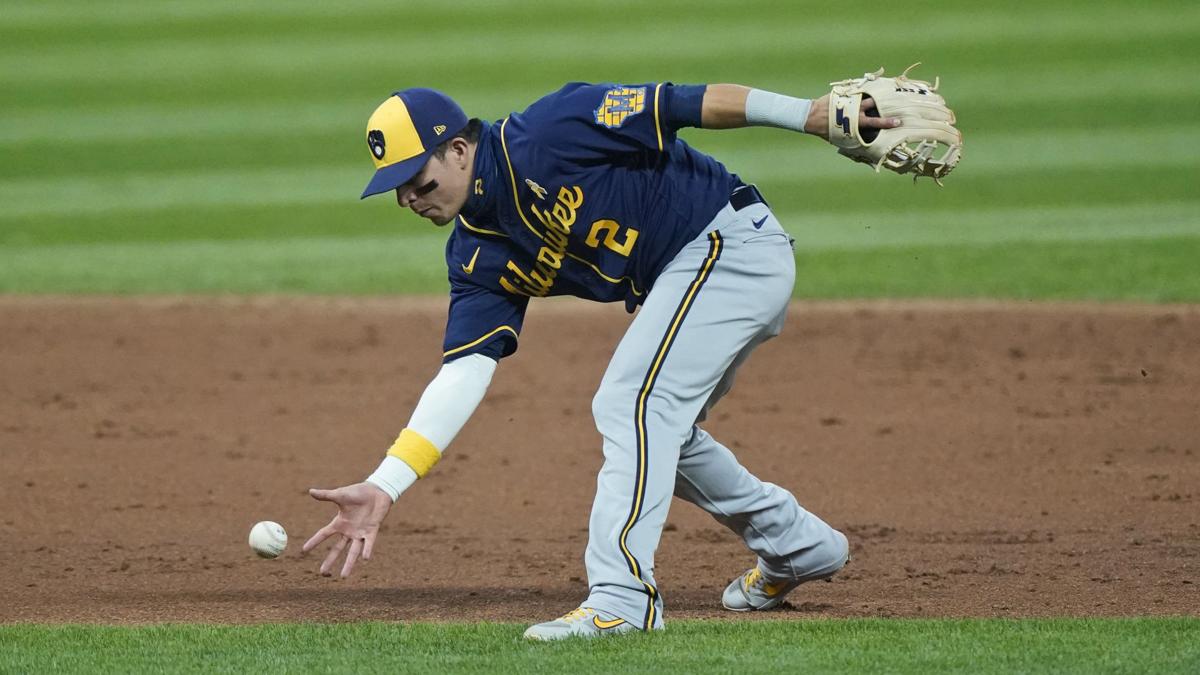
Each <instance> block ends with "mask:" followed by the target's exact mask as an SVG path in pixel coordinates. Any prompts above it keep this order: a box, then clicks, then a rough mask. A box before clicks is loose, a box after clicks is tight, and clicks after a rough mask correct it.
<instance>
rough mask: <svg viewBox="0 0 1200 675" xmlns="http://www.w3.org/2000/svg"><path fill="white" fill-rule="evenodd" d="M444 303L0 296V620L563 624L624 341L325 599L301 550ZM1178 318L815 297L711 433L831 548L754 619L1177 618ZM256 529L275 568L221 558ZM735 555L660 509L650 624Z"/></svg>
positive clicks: (1184, 452)
mask: <svg viewBox="0 0 1200 675" xmlns="http://www.w3.org/2000/svg"><path fill="white" fill-rule="evenodd" d="M443 321H444V309H443V306H442V302H441V301H440V300H439V301H426V300H392V299H363V300H347V299H251V300H241V299H56V298H20V297H8V298H2V297H0V327H2V335H3V338H2V344H0V541H2V542H3V546H0V575H2V577H0V578H2V579H3V586H2V588H3V591H2V598H0V622H16V621H38V622H61V621H83V622H102V623H130V622H135V623H141V622H157V621H215V622H254V621H296V620H300V621H304V620H362V619H379V620H439V621H440V620H455V621H470V620H480V619H488V620H511V621H533V620H544V619H546V618H547V617H552V616H556V615H558V614H560V613H562V612H565V611H566V610H569V609H571V608H573V607H574V606H575V605H576V603H578V601H579V600H581V599H582V598H583V597H585V594H586V583H585V579H584V572H583V562H582V558H583V550H584V545H585V543H586V541H587V532H586V526H587V512H588V509H589V507H590V504H591V500H592V497H593V495H594V492H595V473H596V471H597V469H598V468H599V465H600V462H601V456H600V450H599V445H598V438H597V434H596V432H595V430H594V427H593V426H592V423H591V418H590V403H591V395H592V391H593V389H594V388H595V386H596V384H597V383H598V381H599V378H600V374H601V372H602V371H603V368H604V366H605V363H606V361H607V358H608V355H609V353H610V352H611V350H612V348H613V346H614V345H615V344H616V341H617V340H618V338H619V337H620V334H621V332H622V330H623V329H624V326H625V325H626V323H627V319H626V318H625V315H624V312H623V311H622V310H621V309H620V308H619V307H615V306H608V307H597V306H593V305H588V304H586V303H581V302H573V301H567V302H557V301H549V302H540V303H534V306H533V308H532V309H531V311H530V316H529V319H528V322H527V325H526V330H525V334H524V336H523V339H522V346H521V350H520V351H519V352H518V353H517V355H516V356H514V357H512V358H511V359H508V360H506V361H505V363H504V364H502V366H501V368H500V370H499V371H498V373H497V377H496V380H495V381H494V383H493V386H492V390H491V392H490V393H489V396H488V398H487V399H486V400H485V401H484V403H483V405H482V407H481V408H480V410H479V412H478V413H477V415H476V417H475V418H474V419H473V420H472V421H471V423H470V424H469V425H468V426H467V428H466V430H465V431H464V432H463V433H462V435H461V436H460V438H459V440H458V441H457V442H456V443H455V447H453V448H452V449H451V450H450V452H449V453H448V454H447V457H446V459H445V460H444V461H443V462H442V463H441V464H440V465H439V466H438V467H437V469H435V470H434V472H433V473H432V474H431V475H430V476H429V477H428V478H426V479H425V480H423V481H422V482H421V483H418V485H417V486H416V487H414V488H413V490H412V491H411V492H410V493H409V494H407V495H405V496H404V497H403V498H402V499H401V501H400V502H399V503H398V504H397V507H396V508H395V509H394V510H393V513H392V515H391V517H390V518H389V521H388V523H387V525H386V526H385V533H384V534H383V536H382V538H381V540H380V545H379V547H378V549H377V554H376V558H375V560H373V561H372V562H371V563H370V564H368V565H366V566H365V567H364V568H363V572H362V573H361V574H359V575H357V576H356V577H355V578H353V579H351V580H349V581H335V580H332V579H326V578H322V577H320V576H319V575H318V574H317V573H316V568H317V565H318V564H319V558H315V557H309V558H302V557H301V556H300V555H299V554H298V550H299V544H300V543H302V541H303V539H304V538H305V537H306V536H307V535H308V534H310V533H311V532H312V531H314V530H315V529H316V528H317V527H319V526H320V525H322V524H324V523H325V522H327V520H328V518H329V517H330V516H331V515H332V513H331V511H330V510H329V509H328V508H327V507H326V505H323V504H318V503H316V502H312V501H311V500H310V499H309V498H308V497H307V496H306V495H305V492H304V490H305V488H307V487H309V486H335V485H339V484H342V483H345V482H349V481H354V480H358V479H361V478H362V477H363V476H364V475H365V474H366V473H367V472H369V471H370V470H371V469H372V468H373V467H374V466H375V464H376V463H377V461H378V459H379V457H380V455H381V453H382V451H383V449H384V448H386V447H387V446H388V444H389V443H390V442H391V440H392V438H393V437H394V435H395V433H396V432H397V431H398V430H399V429H400V428H401V427H402V426H403V424H404V422H405V421H406V420H407V416H408V413H409V411H410V410H411V408H412V406H413V405H414V404H415V402H416V399H417V397H418V396H419V395H420V393H421V389H422V388H423V386H424V384H425V382H427V380H428V378H429V377H430V376H432V374H433V373H434V372H435V370H436V369H437V367H438V363H439V360H440V359H439V354H440V340H441V329H442V324H443ZM1198 426H1200V306H1193V307H1178V306H1175V307H1165V306H1156V307H1136V306H1123V307H1117V306H1094V305H1092V306H1089V305H1079V306H1063V305H1040V304H1028V305H1025V304H946V303H937V304H935V303H883V302H881V303H858V304H840V303H818V304H797V305H795V306H794V308H793V311H792V314H791V317H790V320H789V326H788V328H787V330H785V332H784V335H783V336H782V337H780V338H779V339H777V340H775V341H773V342H771V343H769V344H767V345H765V346H764V347H763V348H762V349H761V350H760V351H759V352H758V353H757V354H756V355H755V357H754V358H752V359H751V360H750V362H749V363H748V364H747V366H746V368H745V369H744V370H743V371H742V374H741V376H740V378H739V384H738V386H737V387H736V388H735V390H734V392H733V393H732V394H731V395H730V396H729V397H728V398H727V399H726V400H725V401H723V402H722V404H721V405H720V406H719V407H718V408H717V409H716V411H715V415H714V418H713V419H712V420H711V421H710V423H709V424H708V425H707V428H708V429H709V430H710V431H712V432H713V433H714V435H716V436H717V437H718V438H721V439H723V440H724V441H725V443H726V444H728V445H730V447H732V448H734V450H735V451H736V452H738V454H739V457H740V458H741V459H742V461H743V463H745V464H746V465H747V466H748V467H749V468H750V469H751V470H752V471H754V472H755V473H757V474H758V475H759V476H761V477H763V478H764V479H766V480H770V481H773V482H776V483H779V484H781V485H784V486H786V487H788V488H789V489H791V490H792V491H794V492H795V493H796V494H797V495H798V496H799V497H800V500H801V502H802V503H803V504H805V506H807V507H808V508H810V509H812V510H814V511H816V512H817V513H819V514H821V515H822V516H823V517H825V518H826V519H827V520H828V521H829V522H830V523H831V524H833V525H834V526H836V527H839V528H841V529H843V530H844V531H845V532H847V534H848V535H849V537H850V540H851V544H852V547H853V551H854V562H853V563H852V564H851V566H849V567H847V568H846V570H844V572H843V573H842V574H840V575H839V576H838V577H836V578H835V579H834V580H833V581H832V582H831V583H816V584H811V585H809V586H806V587H803V588H802V589H800V590H799V591H798V592H796V593H795V594H794V595H793V603H792V605H791V606H789V607H787V608H785V609H784V610H783V611H782V612H777V613H772V614H770V615H768V616H770V617H772V618H789V617H790V618H805V617H847V616H1059V615H1073V616H1090V615H1106V616H1111V615H1165V614H1190V615H1196V614H1197V613H1198V612H1200V440H1197V439H1198V435H1197V429H1198ZM261 519H272V520H278V521H280V522H281V523H283V524H284V525H285V526H286V527H287V529H288V531H289V532H290V533H291V535H292V545H291V547H290V548H289V551H288V552H287V554H285V556H284V557H283V558H281V559H279V560H275V561H264V560H259V559H257V558H255V557H254V556H253V554H252V553H251V552H250V550H249V549H248V548H247V546H246V541H245V537H246V533H247V532H248V530H249V528H250V525H251V524H252V523H254V522H255V521H256V520H261ZM751 562H752V558H751V556H750V555H748V553H747V552H746V551H745V550H744V548H743V547H742V545H741V544H740V542H738V541H737V540H735V538H734V537H733V535H731V534H730V533H728V532H727V531H725V530H724V529H722V528H720V527H719V526H718V525H716V524H715V523H714V522H712V521H711V520H709V519H708V517H707V516H705V515H704V514H703V513H701V512H700V511H699V510H698V509H695V508H693V507H691V506H690V505H687V504H683V503H681V502H676V503H675V504H674V505H673V508H672V512H671V516H670V521H669V524H668V525H667V530H666V532H664V535H663V542H662V545H661V547H660V549H659V555H658V560H657V570H656V572H657V575H658V578H659V582H660V586H661V590H662V592H663V596H664V598H665V600H666V608H667V609H666V616H667V618H668V620H669V619H671V618H679V617H719V616H726V617H728V616H729V614H728V613H725V612H722V611H721V610H720V608H719V596H720V591H721V589H722V588H723V587H724V585H725V583H726V582H727V581H728V580H729V579H730V578H732V577H733V576H735V575H736V574H738V573H740V572H741V571H742V570H743V569H745V568H746V567H747V566H748V565H749V564H751Z"/></svg>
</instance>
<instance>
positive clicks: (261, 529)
mask: <svg viewBox="0 0 1200 675" xmlns="http://www.w3.org/2000/svg"><path fill="white" fill-rule="evenodd" d="M250 548H252V549H254V552H255V553H257V554H258V555H260V556H262V557H264V558H277V557H279V554H280V553H283V549H285V548H287V532H286V531H284V529H283V526H282V525H280V524H279V523H274V522H271V521H269V520H264V521H261V522H258V523H255V524H254V527H252V528H250Z"/></svg>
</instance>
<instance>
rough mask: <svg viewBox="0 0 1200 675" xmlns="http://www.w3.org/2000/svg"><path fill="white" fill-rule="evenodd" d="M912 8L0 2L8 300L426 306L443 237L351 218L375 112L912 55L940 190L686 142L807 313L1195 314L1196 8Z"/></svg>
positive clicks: (1071, 3) (506, 104) (695, 138)
mask: <svg viewBox="0 0 1200 675" xmlns="http://www.w3.org/2000/svg"><path fill="white" fill-rule="evenodd" d="M905 11H906V19H905V22H904V26H905V27H904V28H903V29H900V28H897V27H896V25H895V24H894V23H892V22H887V21H879V20H877V18H876V17H873V16H871V15H870V14H869V13H867V14H862V13H860V14H850V15H847V14H846V13H845V12H843V11H841V10H840V9H839V7H838V6H836V5H827V6H825V7H824V8H819V7H816V6H812V5H811V4H807V5H806V4H804V3H778V2H770V1H769V0H753V1H751V2H748V3H727V2H722V1H720V0H687V1H685V0H671V1H665V2H657V3H649V4H647V3H643V2H637V1H635V0H614V1H613V2H606V3H598V4H596V3H593V4H586V3H584V4H579V3H575V2H568V0H552V1H550V2H542V3H538V5H537V9H536V10H531V9H530V8H529V7H519V6H517V5H513V4H511V3H494V2H483V1H482V0H480V1H478V2H461V3H452V4H450V5H446V4H445V3H443V4H434V5H421V4H419V3H418V4H417V5H412V3H395V2H391V1H389V0H347V1H346V2H343V3H338V4H337V6H336V9H332V6H331V8H323V7H321V6H318V5H305V4H297V3H290V2H286V1H285V0H265V1H264V2H256V3H240V2H234V0H179V1H177V2H171V3H145V2H139V1H137V0H117V1H116V2H110V3H104V5H103V7H101V6H100V5H96V4H95V3H91V2H86V1H85V0H63V1H61V2H55V3H45V2H41V1H40V0H12V1H10V2H6V3H4V6H3V9H0V153H3V156H4V158H5V161H4V162H3V163H0V164H2V165H0V292H14V293H111V292H116V293H143V292H184V293H187V292H201V293H207V292H222V293H226V292H232V293H241V292H290V293H395V292H399V293H410V292H420V293H427V292H428V293H438V292H441V291H443V290H444V288H445V281H444V279H445V269H444V262H443V260H442V258H441V254H440V249H441V247H440V244H439V243H438V242H439V241H440V239H441V238H442V237H444V236H445V235H444V232H439V231H436V230H433V229H432V228H430V227H429V226H428V225H427V224H426V223H425V222H424V221H421V220H419V219H417V218H416V217H415V216H412V215H411V214H406V213H402V212H400V211H398V210H397V209H396V207H395V205H394V204H393V203H390V202H389V200H388V199H387V198H386V197H381V198H376V199H374V200H368V201H366V202H359V201H358V199H357V196H358V194H359V191H360V190H361V188H362V185H363V184H365V182H366V180H367V179H368V177H369V175H370V173H371V167H370V163H369V162H368V160H367V153H366V149H365V147H363V146H364V144H363V142H362V136H363V125H364V124H365V120H366V117H367V116H368V115H369V113H370V111H371V110H372V109H373V108H374V106H375V105H376V104H377V103H378V102H379V101H380V100H381V99H382V98H384V97H385V96H386V95H387V94H388V93H389V92H390V91H392V90H393V89H396V88H400V87H405V86H416V85H428V86H436V87H438V88H441V89H443V90H445V91H447V92H449V93H451V94H452V95H453V96H455V97H456V98H457V99H458V100H459V101H460V102H461V103H462V104H463V105H464V107H466V109H467V110H468V111H469V112H471V113H473V114H477V115H479V116H481V117H484V118H488V119H496V118H499V117H502V116H503V115H505V114H506V113H508V112H509V111H511V110H515V109H520V108H523V107H524V106H525V105H526V104H527V103H529V102H530V101H531V100H532V99H533V98H535V97H537V96H539V95H541V94H543V93H545V92H548V91H551V90H553V89H556V88H557V87H558V86H560V85H561V84H562V83H563V82H564V81H568V80H577V79H583V80H593V81H601V80H614V81H627V82H634V81H653V80H659V79H670V80H672V81H676V82H722V81H732V82H741V83H745V84H750V85H753V86H759V87H763V88H769V89H774V90H777V91H783V92H787V93H791V94H795V95H802V96H817V95H820V94H821V93H823V91H824V90H825V89H826V83H827V82H828V81H829V80H831V79H839V78H842V77H847V76H851V75H854V74H857V73H861V72H863V71H865V70H869V69H874V68H875V67H877V66H878V65H881V64H882V65H886V66H888V68H889V69H891V70H899V69H901V68H903V67H904V66H906V65H908V64H909V63H912V62H914V61H918V60H922V61H924V62H925V63H926V65H925V66H923V67H922V68H920V69H918V70H917V71H916V72H917V74H918V75H927V76H932V75H934V74H939V75H941V76H942V82H943V85H942V91H943V92H944V93H945V94H946V96H947V97H948V98H949V99H950V101H951V102H952V103H953V105H954V106H955V108H956V110H957V112H958V114H959V125H960V127H961V128H962V129H963V131H964V134H965V136H966V147H965V158H964V160H963V163H962V165H961V166H960V168H959V169H958V171H956V172H955V173H954V174H953V175H951V176H950V178H949V180H948V181H947V186H946V188H944V189H937V188H935V187H934V186H933V185H932V184H929V183H923V184H920V185H917V186H915V187H914V186H913V185H912V184H911V183H910V181H908V180H907V179H904V178H901V177H898V176H895V175H891V174H885V175H879V176H876V175H873V174H871V173H870V172H869V170H867V169H866V168H865V167H862V166H861V165H855V164H852V163H850V162H848V161H846V160H844V159H842V158H840V157H838V156H836V154H835V153H834V152H833V151H832V150H831V149H830V148H828V147H826V146H824V145H823V144H821V143H820V142H819V141H817V140H815V139H811V138H802V137H799V136H797V135H794V134H789V133H787V132H782V131H778V130H773V129H753V130H738V131H727V132H712V131H707V132H706V131H702V130H687V131H685V133H684V137H685V138H686V139H687V140H688V141H689V142H692V143H693V144H695V145H697V146H698V147H700V148H702V149H705V150H707V151H710V152H712V153H714V154H715V155H717V156H718V157H719V158H721V159H722V160H723V161H725V162H726V164H727V165H728V166H729V167H730V168H731V169H733V170H735V171H737V172H738V173H739V174H741V175H742V176H743V177H744V178H746V179H747V180H751V181H754V182H757V183H758V184H759V185H760V186H761V187H762V188H763V190H764V192H765V193H766V194H767V196H768V199H770V201H771V203H772V205H773V206H774V207H775V209H776V211H777V213H778V214H779V215H780V217H781V219H782V220H783V222H784V223H785V226H786V227H787V228H788V229H789V230H790V231H791V232H792V234H793V235H794V236H795V237H796V238H797V240H798V250H799V251H800V252H799V254H798V262H799V263H800V264H801V266H802V268H803V269H804V274H802V276H801V278H800V280H799V282H798V284H797V294H798V295H802V296H811V297H878V296H929V297H954V296H981V295H991V296H997V297H1014V298H1095V299H1147V300H1183V301H1195V300H1200V290H1198V285H1197V282H1196V276H1197V275H1196V274H1195V273H1194V271H1193V270H1191V269H1189V267H1188V265H1186V263H1185V258H1186V257H1187V256H1193V259H1194V254H1195V251H1196V250H1197V247H1198V246H1200V193H1198V191H1197V190H1196V186H1197V185H1200V156H1197V154H1196V153H1195V152H1194V148H1195V147H1197V146H1198V145H1200V116H1198V115H1197V114H1196V112H1195V111H1196V110H1197V109H1198V108H1200V92H1198V91H1197V90H1196V89H1195V88H1194V87H1192V88H1188V87H1185V86H1181V85H1180V83H1181V82H1187V81H1190V80H1189V78H1191V77H1192V73H1193V70H1194V64H1195V62H1196V61H1197V58H1200V43H1197V41H1196V40H1195V36H1196V35H1198V34H1200V5H1197V4H1196V3H1194V2H1187V1H1183V0H1159V1H1155V2H1146V3H1136V4H1134V3H1128V2H1125V1H1124V0H1100V1H1098V2H1091V1H1085V0H1065V1H1064V2H1057V3H1044V2H1038V1H1035V0H1020V1H1018V2H1015V3H1008V4H1006V5H1005V7H1003V8H1000V7H995V8H992V7H985V6H981V5H979V4H978V3H975V2H966V1H964V0H957V1H949V2H946V1H938V0H920V1H917V2H913V3H910V4H908V5H906V10H905ZM901 34H903V35H905V36H909V37H907V38H906V39H897V36H898V35H901ZM922 36H924V37H922ZM914 45H918V46H915V47H914ZM1168 102H1169V103H1168ZM1147 256H1150V257H1151V258H1147ZM1160 257H1161V259H1160ZM917 262H920V264H915V263H917ZM1006 270H1010V271H1011V272H1006Z"/></svg>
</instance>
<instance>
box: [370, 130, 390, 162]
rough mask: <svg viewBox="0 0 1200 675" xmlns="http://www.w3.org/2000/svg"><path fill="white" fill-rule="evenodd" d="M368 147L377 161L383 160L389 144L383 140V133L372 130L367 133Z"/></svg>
mask: <svg viewBox="0 0 1200 675" xmlns="http://www.w3.org/2000/svg"><path fill="white" fill-rule="evenodd" d="M367 145H368V146H370V148H371V154H372V155H374V157H375V159H383V154H384V153H385V152H387V142H385V141H384V140H383V132H382V131H380V130H378V129H372V130H370V131H368V132H367Z"/></svg>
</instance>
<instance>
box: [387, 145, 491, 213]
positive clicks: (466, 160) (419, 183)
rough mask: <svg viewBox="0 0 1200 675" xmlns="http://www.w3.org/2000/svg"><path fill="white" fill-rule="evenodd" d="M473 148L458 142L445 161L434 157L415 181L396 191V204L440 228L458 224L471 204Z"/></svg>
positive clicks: (413, 179) (448, 151)
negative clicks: (455, 222)
mask: <svg viewBox="0 0 1200 675" xmlns="http://www.w3.org/2000/svg"><path fill="white" fill-rule="evenodd" d="M472 150H473V148H472V147H471V146H469V145H468V144H467V143H466V141H462V140H461V139H457V140H455V141H453V142H452V143H451V144H450V147H449V148H448V149H447V151H446V155H445V156H444V157H440V158H439V157H437V156H433V157H430V158H429V161H428V162H426V163H425V168H423V169H421V170H420V171H419V172H418V173H417V175H415V176H413V178H412V180H410V181H408V182H407V183H405V184H403V185H401V186H400V187H398V188H396V203H398V204H399V205H400V206H401V207H403V208H406V209H412V212H413V213H415V214H417V215H418V216H421V217H422V218H428V219H429V220H432V221H433V223H434V224H435V225H437V226H439V227H440V226H442V225H445V224H447V223H449V222H451V221H453V220H454V218H455V216H457V215H458V212H459V211H460V210H462V207H463V204H465V203H466V202H467V187H468V185H469V184H470V182H471V174H472V170H473V166H472V162H471V159H472V158H473V156H474V153H473V152H472Z"/></svg>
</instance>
